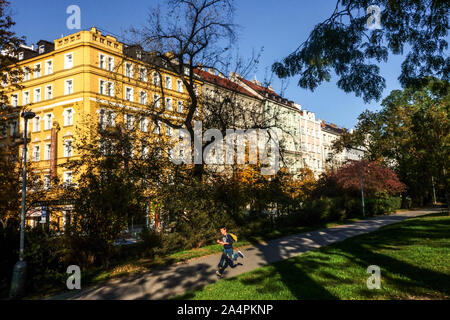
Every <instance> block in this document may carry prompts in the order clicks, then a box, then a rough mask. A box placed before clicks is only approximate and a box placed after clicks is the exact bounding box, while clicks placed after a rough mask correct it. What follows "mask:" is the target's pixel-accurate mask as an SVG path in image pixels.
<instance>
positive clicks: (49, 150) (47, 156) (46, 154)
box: [44, 143, 52, 160]
mask: <svg viewBox="0 0 450 320" xmlns="http://www.w3.org/2000/svg"><path fill="white" fill-rule="evenodd" d="M51 156H52V144H51V143H46V144H45V147H44V160H50V158H51Z"/></svg>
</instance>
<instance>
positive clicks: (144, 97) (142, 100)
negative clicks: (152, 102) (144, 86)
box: [139, 90, 148, 104]
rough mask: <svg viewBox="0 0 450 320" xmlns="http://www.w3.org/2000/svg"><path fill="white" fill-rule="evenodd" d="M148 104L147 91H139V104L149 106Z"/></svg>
mask: <svg viewBox="0 0 450 320" xmlns="http://www.w3.org/2000/svg"><path fill="white" fill-rule="evenodd" d="M147 102H148V94H147V91H144V90H140V91H139V103H140V104H147Z"/></svg>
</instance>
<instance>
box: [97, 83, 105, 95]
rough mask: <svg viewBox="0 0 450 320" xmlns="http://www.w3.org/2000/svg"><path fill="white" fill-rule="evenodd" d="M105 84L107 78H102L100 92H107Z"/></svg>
mask: <svg viewBox="0 0 450 320" xmlns="http://www.w3.org/2000/svg"><path fill="white" fill-rule="evenodd" d="M105 84H106V81H105V80H100V81H99V85H98V87H99V92H100V94H105Z"/></svg>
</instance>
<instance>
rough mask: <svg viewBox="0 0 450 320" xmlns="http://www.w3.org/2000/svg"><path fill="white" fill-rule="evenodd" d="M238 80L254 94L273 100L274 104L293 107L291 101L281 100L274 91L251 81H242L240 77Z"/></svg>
mask: <svg viewBox="0 0 450 320" xmlns="http://www.w3.org/2000/svg"><path fill="white" fill-rule="evenodd" d="M239 80H240V81H242V82H243V83H245V84H246V85H247V86H249V87H250V88H252V89H253V90H255V91H256V92H258V93H259V94H261V95H262V96H263V97H265V98H268V99H271V100H274V101H276V102H281V103H284V104H286V105H289V106H290V107H293V101H290V100H289V99H286V98H283V97H282V96H280V95H279V94H278V93H276V92H275V91H273V90H271V89H269V88H266V87H263V86H261V85H259V84H256V83H255V82H253V81H249V80H247V79H244V78H242V77H239Z"/></svg>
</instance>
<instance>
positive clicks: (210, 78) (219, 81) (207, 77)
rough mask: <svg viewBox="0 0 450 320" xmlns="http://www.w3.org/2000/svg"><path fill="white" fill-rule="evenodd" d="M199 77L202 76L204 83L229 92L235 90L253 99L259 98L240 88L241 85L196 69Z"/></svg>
mask: <svg viewBox="0 0 450 320" xmlns="http://www.w3.org/2000/svg"><path fill="white" fill-rule="evenodd" d="M194 72H195V73H196V74H197V75H199V76H200V78H202V79H203V80H204V81H206V82H209V83H213V84H215V85H218V86H221V87H224V88H226V89H229V90H233V91H237V92H239V93H242V94H245V95H247V96H250V97H252V98H257V96H255V95H254V94H253V93H251V92H250V91H248V90H246V89H245V88H243V87H242V86H240V85H239V84H237V83H235V82H233V81H231V80H229V79H227V78H225V77H222V76H218V75H214V74H212V73H210V72H207V71H203V70H200V69H195V71H194Z"/></svg>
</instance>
